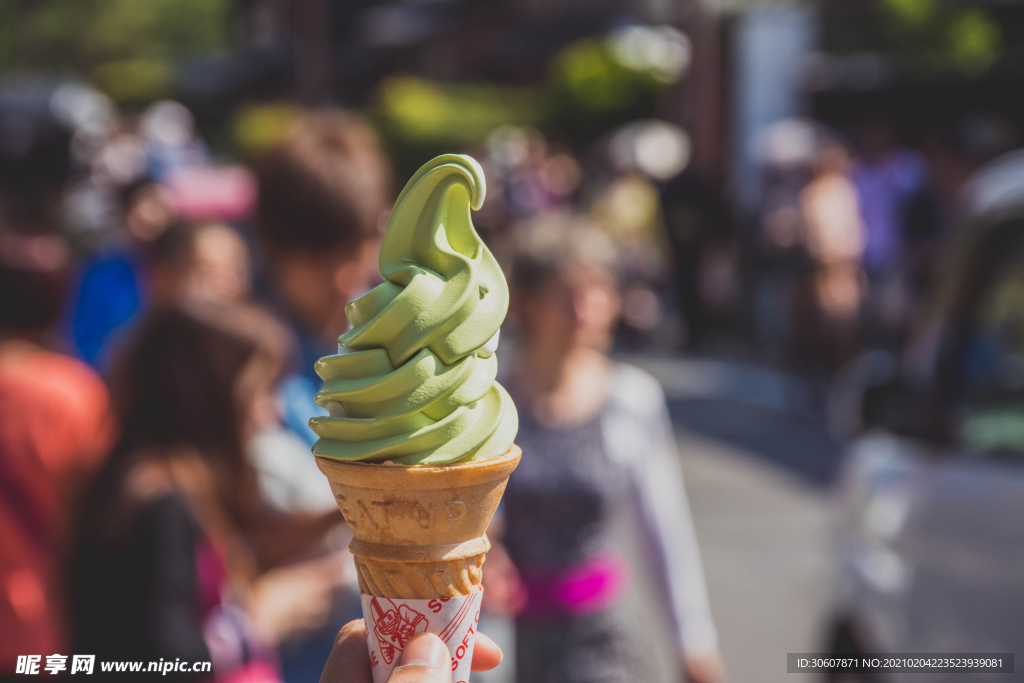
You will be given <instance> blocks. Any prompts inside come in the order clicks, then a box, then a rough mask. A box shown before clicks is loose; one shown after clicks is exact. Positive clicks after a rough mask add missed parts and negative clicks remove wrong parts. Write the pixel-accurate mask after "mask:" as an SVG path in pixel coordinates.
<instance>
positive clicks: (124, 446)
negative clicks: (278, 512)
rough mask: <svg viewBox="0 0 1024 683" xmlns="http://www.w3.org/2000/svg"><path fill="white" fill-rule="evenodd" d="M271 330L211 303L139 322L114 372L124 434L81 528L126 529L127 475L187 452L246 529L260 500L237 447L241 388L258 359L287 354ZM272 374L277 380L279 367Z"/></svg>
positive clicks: (268, 323)
mask: <svg viewBox="0 0 1024 683" xmlns="http://www.w3.org/2000/svg"><path fill="white" fill-rule="evenodd" d="M278 328H279V325H277V323H276V322H275V321H273V319H272V318H270V316H269V315H268V314H265V313H263V312H262V311H259V309H254V308H247V307H244V306H238V305H234V306H230V307H229V306H226V305H221V304H213V303H202V304H199V303H189V304H180V305H175V306H168V307H165V308H162V309H157V310H154V311H152V312H151V313H150V314H149V315H148V316H147V317H146V318H145V319H144V321H143V322H142V324H141V325H140V327H139V328H138V329H137V330H136V331H135V334H134V335H133V336H132V338H131V339H130V340H129V343H128V345H127V346H126V347H125V348H124V349H123V351H122V353H121V355H120V357H119V362H117V363H116V364H115V367H114V371H113V373H112V377H111V395H112V398H113V400H114V406H115V408H116V410H117V414H118V417H119V420H120V423H121V426H122V433H121V437H120V439H119V441H118V444H117V446H115V448H114V451H113V453H112V454H111V457H110V459H109V460H108V461H107V463H106V465H105V466H104V468H103V469H102V470H101V472H100V473H99V475H98V476H97V478H96V480H95V481H94V483H93V485H92V487H91V490H90V492H89V494H88V496H87V498H86V499H85V501H84V502H85V504H84V516H85V517H86V519H85V520H84V521H83V525H84V528H86V529H89V530H90V531H91V532H92V533H98V534H101V535H109V534H111V533H114V532H113V531H112V530H113V529H118V528H124V526H123V524H122V522H121V520H120V519H119V517H120V516H123V515H124V512H125V510H127V509H130V506H131V503H130V501H128V500H126V496H127V495H128V494H127V493H126V491H125V486H124V485H125V477H126V476H128V474H129V473H130V471H131V469H132V467H133V466H134V465H136V464H137V463H140V462H142V461H144V460H146V459H152V458H158V459H160V458H163V459H173V458H174V457H176V456H175V454H184V453H188V454H193V455H195V456H197V457H198V458H199V460H200V462H201V463H202V465H203V467H204V469H205V470H206V471H207V472H208V474H209V476H210V479H211V480H212V483H213V488H214V491H213V495H214V496H215V497H216V499H217V500H215V501H210V502H212V503H213V504H215V505H216V507H217V509H219V510H220V511H221V513H222V514H223V515H224V516H225V518H226V519H227V520H228V521H229V522H231V523H232V524H234V525H237V526H238V527H240V528H245V527H246V526H248V525H249V523H250V522H251V520H252V515H253V514H254V511H255V505H256V502H257V492H256V482H255V474H254V472H253V470H252V467H251V466H250V464H249V461H248V458H247V457H246V453H245V444H244V443H243V434H242V422H243V419H244V416H243V414H242V406H241V405H240V403H239V394H238V388H239V380H240V378H241V377H242V375H243V371H245V370H246V369H247V368H248V367H250V361H252V360H254V359H255V358H256V357H257V356H258V354H260V353H263V354H264V355H267V356H280V355H281V354H283V353H284V351H283V350H282V348H281V347H280V345H277V346H275V344H274V341H275V340H277V339H279V335H277V334H276V333H277V332H278ZM261 333H262V334H265V335H266V337H267V339H268V340H270V341H269V342H268V343H264V342H263V341H262V340H261V339H260V334H261ZM272 360H276V361H279V360H280V359H279V358H277V359H272ZM271 367H272V368H273V370H272V371H273V372H280V369H281V364H280V362H277V363H276V364H272V366H271ZM268 371H271V370H269V369H268ZM271 379H272V378H268V381H270V380H271Z"/></svg>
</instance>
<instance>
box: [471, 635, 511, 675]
mask: <svg viewBox="0 0 1024 683" xmlns="http://www.w3.org/2000/svg"><path fill="white" fill-rule="evenodd" d="M504 658H505V653H504V652H502V651H501V648H500V647H498V645H497V643H495V642H494V641H493V640H491V639H490V638H489V637H487V636H485V635H484V634H483V633H477V634H476V646H475V647H474V648H473V671H490V670H491V669H493V668H494V667H496V666H498V665H499V664H501V661H502V660H503V659H504Z"/></svg>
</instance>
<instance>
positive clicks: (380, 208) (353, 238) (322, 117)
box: [256, 112, 392, 458]
mask: <svg viewBox="0 0 1024 683" xmlns="http://www.w3.org/2000/svg"><path fill="white" fill-rule="evenodd" d="M256 171H257V182H258V186H259V207H258V210H257V218H256V226H257V234H258V237H259V241H260V246H261V247H262V251H263V254H264V256H265V259H266V263H267V266H268V269H269V275H270V280H271V281H270V285H271V292H270V293H269V296H270V299H271V302H272V304H273V305H274V306H275V308H276V309H277V311H278V312H279V313H281V315H282V316H283V317H284V319H285V320H286V322H287V323H288V324H289V326H290V327H291V328H292V329H293V331H294V332H295V334H296V335H297V337H298V340H299V366H298V367H299V370H298V373H296V374H294V375H292V376H290V377H288V378H286V379H285V381H284V383H283V385H282V390H281V399H282V404H283V408H284V415H285V424H286V425H287V426H288V427H289V428H290V429H292V430H293V431H294V432H295V433H296V434H297V435H299V436H301V437H302V438H303V439H305V440H306V441H307V442H308V443H309V445H310V446H312V444H313V442H315V441H316V436H315V435H314V434H313V432H312V430H311V429H309V427H308V425H307V422H308V420H309V418H310V417H311V416H313V415H326V412H325V411H323V410H322V409H321V408H320V407H319V406H317V405H316V404H315V403H314V402H313V397H314V396H315V395H316V392H317V391H318V390H319V389H320V386H321V384H322V381H321V379H320V378H319V377H318V376H317V375H316V373H315V372H314V370H313V366H314V363H315V362H316V361H317V359H319V358H320V357H321V356H324V355H327V354H330V353H334V352H335V351H336V348H337V342H338V337H339V336H340V335H341V334H342V333H343V332H345V330H346V329H348V320H347V319H346V318H345V304H346V303H348V302H349V301H351V300H352V299H354V298H356V297H357V296H358V295H360V294H361V293H363V291H365V290H366V289H367V288H368V287H369V286H370V284H371V283H372V282H373V279H374V278H375V277H376V265H377V254H378V251H379V249H380V235H381V230H382V227H383V224H384V221H385V220H386V218H387V210H388V208H389V202H390V201H391V199H392V196H391V188H390V176H391V172H390V168H389V165H388V162H387V160H386V159H385V157H384V154H383V152H382V150H381V148H380V145H379V143H378V141H377V138H376V136H375V135H374V133H373V131H372V130H371V129H370V128H369V127H368V126H367V125H366V124H365V123H364V122H362V121H360V120H359V119H357V118H355V117H354V116H352V115H350V114H347V113H343V112H318V113H314V114H308V115H306V116H305V117H303V118H302V119H300V120H299V121H298V123H297V124H296V125H295V126H294V128H293V129H292V130H291V131H290V133H289V134H288V136H287V137H286V138H285V139H284V141H283V142H281V143H280V144H279V145H278V146H277V147H275V148H273V149H271V150H270V151H268V152H267V153H266V154H265V155H264V156H263V157H262V158H261V159H260V160H259V162H258V164H257V169H256ZM309 457H310V458H312V455H310V456H309Z"/></svg>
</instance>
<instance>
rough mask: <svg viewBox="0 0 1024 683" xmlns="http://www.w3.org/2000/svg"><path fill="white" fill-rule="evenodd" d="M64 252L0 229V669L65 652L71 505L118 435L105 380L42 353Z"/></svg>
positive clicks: (63, 271) (55, 310) (54, 312)
mask: <svg viewBox="0 0 1024 683" xmlns="http://www.w3.org/2000/svg"><path fill="white" fill-rule="evenodd" d="M67 257H68V254H67V250H66V248H65V247H64V245H63V243H62V242H60V241H59V240H58V239H57V238H55V237H52V236H32V237H29V236H23V235H17V234H13V233H10V232H0V633H2V634H3V637H2V638H0V670H2V671H4V672H5V673H7V674H9V673H11V672H13V671H14V667H15V663H16V659H17V657H18V656H19V655H25V654H30V653H54V652H66V651H67V649H66V646H67V644H68V643H67V634H66V632H65V629H64V623H65V622H64V604H63V601H62V600H61V591H60V590H59V583H60V582H59V576H58V575H59V572H58V567H59V563H60V561H61V559H62V558H63V553H64V550H65V549H66V542H67V540H68V532H69V527H70V520H71V518H72V516H71V499H72V498H73V496H74V493H75V491H76V489H77V487H78V486H79V485H80V484H81V483H82V482H83V480H84V479H85V477H86V476H87V475H88V474H90V473H91V472H92V471H93V470H95V469H96V468H97V467H98V466H99V465H100V463H101V462H102V459H103V457H104V456H105V455H106V453H107V449H108V448H109V446H110V443H111V441H112V439H113V438H114V436H115V422H114V419H113V416H112V412H111V410H110V400H109V397H108V395H107V389H106V387H105V385H104V384H103V381H102V380H101V379H100V378H99V376H98V375H96V373H95V372H94V371H93V370H92V369H91V368H89V367H88V366H87V365H85V364H84V363H81V362H80V361H77V360H75V359H73V358H69V357H67V356H64V355H62V354H58V353H54V352H52V351H49V350H47V348H46V344H47V342H48V340H50V338H51V335H52V334H53V332H54V330H53V327H54V323H55V321H56V320H57V318H58V314H59V312H60V310H61V306H62V303H63V294H64V285H65V281H66V276H67V266H68V263H67Z"/></svg>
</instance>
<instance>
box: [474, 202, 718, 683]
mask: <svg viewBox="0 0 1024 683" xmlns="http://www.w3.org/2000/svg"><path fill="white" fill-rule="evenodd" d="M511 284H512V286H511V290H512V313H513V315H514V317H515V320H516V321H517V323H518V325H519V326H520V328H521V331H522V348H521V350H520V352H519V353H518V354H517V356H518V357H517V358H516V359H515V362H514V364H513V366H512V369H511V370H510V372H509V375H508V377H507V380H506V381H507V384H506V386H507V387H508V389H509V392H510V393H511V394H512V396H513V398H514V399H515V401H516V405H517V407H518V408H519V413H520V428H519V435H518V437H517V438H516V442H517V443H518V444H519V445H520V446H522V448H523V451H524V452H526V453H529V454H530V457H529V458H524V459H523V462H522V463H521V464H520V466H519V468H518V469H517V471H516V473H515V476H513V477H512V479H510V480H509V484H508V488H507V489H506V491H505V497H504V517H503V520H502V523H503V527H504V533H503V543H504V547H505V548H506V549H507V552H508V556H509V557H510V558H511V560H512V562H513V563H514V565H515V567H516V568H517V569H518V571H519V573H520V575H521V577H522V585H523V587H524V588H525V602H524V604H523V605H522V608H521V610H520V611H519V613H518V615H517V617H516V671H517V678H518V680H520V681H523V682H524V683H526V682H530V683H533V682H536V681H556V680H557V681H567V682H569V681H571V682H577V681H578V682H579V683H590V682H595V681H602V682H611V681H647V680H652V672H651V671H649V670H648V666H649V662H648V661H646V658H645V657H644V656H643V655H642V654H641V653H643V652H644V649H645V645H646V646H648V647H649V643H644V642H642V640H641V639H640V638H639V637H638V635H639V633H641V631H642V628H641V625H640V624H639V623H638V621H637V620H636V614H635V611H634V610H635V604H633V603H632V602H631V601H630V600H628V599H627V596H628V595H629V586H630V580H629V577H630V575H631V574H634V573H635V571H634V570H636V571H650V572H651V573H652V574H653V576H654V577H655V586H656V587H655V592H656V595H657V598H658V602H659V604H662V605H666V606H667V607H668V611H669V612H670V613H671V614H670V615H669V616H670V617H672V621H673V623H674V624H675V627H676V629H675V632H674V633H673V636H674V638H673V642H674V643H676V644H677V645H678V647H679V648H680V649H679V653H678V656H679V659H678V661H679V662H680V663H681V667H682V668H683V669H684V670H685V671H686V672H687V673H688V675H689V676H690V677H691V679H692V680H694V681H698V682H700V683H707V682H710V681H716V680H720V678H721V662H720V659H719V655H718V646H717V636H716V632H715V627H714V624H713V622H712V619H711V613H710V609H709V607H708V601H707V595H706V591H705V586H704V577H703V570H702V568H701V561H700V556H699V552H698V549H697V541H696V536H695V534H694V530H693V524H692V521H691V518H690V512H689V507H688V504H687V500H686V493H685V490H684V489H683V485H682V475H681V472H680V470H679V459H678V453H677V452H676V446H675V439H674V437H673V434H672V425H671V423H670V421H669V417H668V411H667V409H666V405H665V399H664V396H663V394H662V390H661V387H660V386H659V385H658V383H657V381H656V380H655V379H654V378H652V377H651V376H649V375H647V374H646V373H644V372H643V371H641V370H639V369H637V368H634V367H631V366H628V365H624V364H620V363H616V362H613V361H611V360H610V359H609V358H608V357H607V355H606V354H607V351H608V349H609V346H610V343H611V336H612V332H613V330H614V329H615V324H616V322H617V320H618V317H619V310H620V298H619V290H618V281H617V265H616V256H615V251H614V248H613V246H612V244H611V243H610V241H608V240H607V238H606V237H604V236H603V235H602V234H601V233H599V232H597V231H595V230H594V229H593V228H591V227H589V226H587V225H584V224H581V223H580V222H579V221H578V220H576V219H573V218H571V217H567V216H556V217H547V218H545V219H543V220H540V221H538V222H536V223H534V224H533V225H530V226H527V227H525V228H524V229H523V230H521V231H520V233H519V235H518V243H517V246H516V250H515V256H514V261H513V264H512V271H511ZM627 520H629V521H634V522H635V523H636V525H637V528H635V529H633V528H626V529H623V526H622V525H623V523H625V522H626V521H627ZM623 538H633V539H640V546H641V547H640V548H639V552H640V558H641V561H640V562H639V563H637V564H636V565H633V567H632V569H631V564H630V562H629V561H628V559H627V558H628V556H629V555H630V554H631V551H630V550H629V549H628V547H627V544H625V543H623V540H622V539H623ZM495 555H496V557H497V558H498V559H500V557H501V553H500V549H499V552H497V553H495ZM502 575H504V576H505V577H506V581H507V580H508V578H507V577H508V574H507V572H502V573H500V574H499V575H493V574H490V575H489V574H488V573H485V580H488V577H489V576H490V577H491V578H492V579H493V578H501V576H502ZM495 588H496V590H494V591H490V589H488V591H489V592H490V593H492V594H493V595H495V596H502V595H503V596H506V597H507V598H511V600H512V602H513V604H509V605H506V606H504V607H506V608H508V609H510V610H513V611H514V610H515V609H516V608H517V607H519V605H516V604H514V602H516V601H517V599H516V596H517V595H519V594H520V593H519V592H518V591H515V590H508V589H507V587H506V588H504V589H502V590H498V588H499V587H495ZM488 597H489V593H488V592H485V600H487V599H488ZM491 606H492V608H493V607H495V605H494V602H493V601H492V603H491ZM497 607H499V608H500V607H503V606H501V605H498V606H497Z"/></svg>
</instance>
